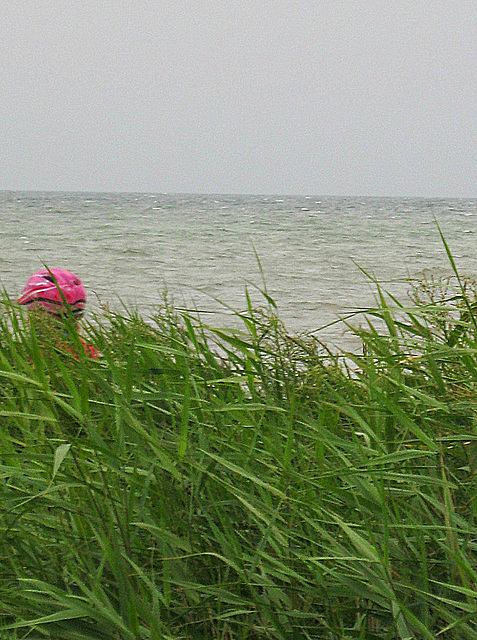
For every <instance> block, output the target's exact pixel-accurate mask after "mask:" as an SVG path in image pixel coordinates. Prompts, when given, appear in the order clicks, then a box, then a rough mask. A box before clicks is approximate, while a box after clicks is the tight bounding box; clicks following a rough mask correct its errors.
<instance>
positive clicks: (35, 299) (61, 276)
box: [18, 269, 86, 317]
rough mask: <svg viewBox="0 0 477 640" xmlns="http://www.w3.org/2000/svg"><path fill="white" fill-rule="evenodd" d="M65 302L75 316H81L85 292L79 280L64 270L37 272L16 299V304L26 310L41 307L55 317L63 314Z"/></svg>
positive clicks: (84, 304) (84, 302)
mask: <svg viewBox="0 0 477 640" xmlns="http://www.w3.org/2000/svg"><path fill="white" fill-rule="evenodd" d="M65 301H66V303H67V305H68V308H69V309H70V310H71V312H72V313H73V314H74V315H75V316H78V317H81V316H82V315H83V312H84V308H85V306H86V291H85V289H84V287H83V284H82V282H81V280H80V279H79V278H78V277H77V276H75V275H74V274H73V273H71V272H70V271H65V270H64V269H43V270H42V271H37V272H36V273H34V274H33V275H32V276H31V278H30V279H29V280H28V282H27V284H26V286H25V288H24V289H23V291H22V293H21V295H20V297H19V298H18V303H19V304H22V305H25V306H26V307H27V308H28V309H34V308H38V307H40V308H41V307H43V308H44V309H46V310H47V311H49V312H50V313H53V314H55V315H59V314H62V313H65V311H66V309H65Z"/></svg>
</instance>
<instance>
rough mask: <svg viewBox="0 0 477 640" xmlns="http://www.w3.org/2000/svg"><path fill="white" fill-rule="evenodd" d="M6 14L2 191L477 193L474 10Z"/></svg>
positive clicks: (263, 8)
mask: <svg viewBox="0 0 477 640" xmlns="http://www.w3.org/2000/svg"><path fill="white" fill-rule="evenodd" d="M0 9H1V13H0V63H1V74H2V78H1V82H0V105H1V110H0V136H1V139H0V189H14V190H17V189H18V190H20V189H25V190H30V189H33V190H79V191H85V190H100V191H155V192H209V193H286V194H319V195H397V196H399V195H411V196H413V195H416V196H449V197H450V196H463V197H473V196H477V3H476V2H475V0H469V1H467V0H448V1H447V0H425V1H421V0H399V1H398V2H396V0H348V1H343V0H194V1H193V2H192V1H191V0H187V1H185V0H184V1H183V0H155V1H152V0H94V1H90V0H0Z"/></svg>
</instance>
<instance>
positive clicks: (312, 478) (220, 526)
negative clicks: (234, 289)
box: [0, 278, 477, 640]
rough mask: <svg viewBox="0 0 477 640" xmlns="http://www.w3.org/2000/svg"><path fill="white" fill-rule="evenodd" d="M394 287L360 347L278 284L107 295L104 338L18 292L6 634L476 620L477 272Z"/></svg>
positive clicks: (450, 635)
mask: <svg viewBox="0 0 477 640" xmlns="http://www.w3.org/2000/svg"><path fill="white" fill-rule="evenodd" d="M378 295H379V296H380V304H379V305H378V307H377V308H376V309H374V310H369V312H368V314H367V316H366V318H367V320H366V324H365V327H364V328H362V329H355V330H354V331H355V333H356V336H357V338H358V339H359V341H360V342H361V345H362V347H360V349H358V350H357V353H356V354H346V357H344V355H333V354H331V353H328V352H327V350H326V349H325V348H323V347H322V346H321V345H320V344H319V343H318V342H317V341H316V340H314V339H313V338H311V337H306V336H293V335H289V334H288V333H287V331H286V328H285V327H283V326H282V325H281V323H280V321H279V319H278V318H277V317H276V315H275V310H274V308H273V303H272V302H271V301H269V306H268V308H266V309H265V311H260V310H254V309H252V307H251V305H249V306H248V308H247V310H246V311H245V312H243V313H237V319H238V320H240V322H241V324H242V328H241V329H237V330H233V331H232V330H219V329H217V328H210V327H206V326H205V325H204V324H203V323H202V322H201V321H200V320H198V319H197V318H196V317H195V316H194V314H187V313H181V314H179V313H177V312H176V311H174V309H173V308H172V307H170V306H168V305H167V304H164V307H163V309H162V310H161V311H160V312H158V314H157V316H155V317H154V318H153V319H152V320H151V319H148V321H147V322H146V321H145V320H143V319H142V318H141V317H139V316H138V315H137V314H135V313H129V314H128V313H125V314H123V315H121V314H115V313H109V312H105V313H104V315H103V316H102V317H100V318H96V319H95V321H94V322H93V323H91V324H89V325H87V326H86V327H85V328H84V331H83V333H84V335H85V336H87V337H88V340H89V341H90V342H92V343H93V344H94V345H96V347H97V348H98V349H99V350H100V352H101V357H100V358H99V359H97V360H92V359H89V358H87V357H86V355H85V354H84V350H83V349H82V347H81V344H79V342H78V337H77V335H76V334H75V332H74V330H73V329H71V328H67V329H66V331H67V332H68V333H67V334H66V333H65V335H64V336H63V337H62V339H61V341H60V342H61V345H60V347H58V344H59V342H58V340H57V339H53V338H52V337H51V335H50V334H49V333H48V332H47V331H41V330H40V331H39V330H38V328H37V326H36V324H35V322H32V320H31V318H27V317H26V316H24V315H23V316H22V315H21V313H20V311H19V310H18V309H16V308H15V306H14V305H13V304H11V303H10V302H9V301H8V299H5V300H4V302H3V310H2V313H1V315H0V323H1V326H0V423H1V429H0V463H1V464H0V514H1V518H0V559H1V562H0V572H1V580H0V638H29V639H30V640H31V639H35V640H36V639H39V638H54V639H55V640H63V639H64V640H92V639H94V640H149V639H151V640H162V639H164V640H172V639H174V640H179V639H184V640H185V639H191V640H192V639H198V640H209V639H217V640H219V639H220V640H239V639H243V640H245V639H247V640H261V639H265V638H273V639H280V640H285V639H287V640H302V639H303V640H305V639H318V638H323V639H327V640H345V639H351V638H353V639H354V638H356V639H357V638H361V639H365V640H371V639H373V638H383V639H384V638H387V639H394V638H397V639H400V640H404V639H405V638H416V639H421V638H422V639H429V640H434V639H435V638H445V639H452V640H460V639H462V640H463V639H468V640H475V638H476V637H477V562H476V559H477V526H476V516H477V477H476V471H477V437H476V407H477V314H475V313H474V308H475V292H474V289H473V287H472V283H468V282H465V283H463V282H462V281H461V280H460V279H458V278H454V281H453V282H451V281H449V283H448V286H447V284H446V283H442V282H439V283H435V282H433V281H432V280H430V281H427V282H426V283H421V284H420V285H419V286H417V287H416V289H415V295H414V298H415V306H414V307H413V308H412V309H406V308H404V307H402V306H401V305H400V304H399V303H398V302H397V301H395V300H392V299H390V298H389V297H386V296H385V295H384V294H383V293H382V292H381V291H380V290H379V288H378ZM53 333H54V332H53ZM68 345H69V346H68ZM75 353H76V354H77V355H76V357H75V355H74V354H75Z"/></svg>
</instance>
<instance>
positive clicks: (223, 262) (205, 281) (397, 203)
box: [0, 192, 477, 344]
mask: <svg viewBox="0 0 477 640" xmlns="http://www.w3.org/2000/svg"><path fill="white" fill-rule="evenodd" d="M0 216H1V227H0V239H1V254H0V285H1V286H2V287H4V288H5V289H6V290H7V291H8V292H9V293H10V294H11V295H12V296H16V295H17V294H18V293H19V292H20V290H21V289H22V288H23V286H24V284H25V282H26V281H27V279H28V277H29V276H30V275H31V273H33V272H34V271H36V270H38V269H41V268H42V267H43V264H46V265H48V266H50V267H61V268H65V269H69V270H71V271H74V272H75V273H77V274H78V275H79V276H80V277H81V278H82V280H83V282H84V283H85V285H86V287H87V290H88V294H89V307H90V308H91V309H92V310H98V308H99V306H100V305H101V304H108V305H109V306H110V307H113V308H118V309H120V308H121V305H122V303H124V304H126V305H128V306H135V307H137V308H138V309H139V311H140V312H141V313H143V314H144V315H146V316H147V315H150V314H152V313H153V312H154V308H155V307H157V305H159V304H160V303H161V301H162V299H163V292H164V290H165V289H166V288H167V291H168V292H169V295H170V296H172V298H173V299H174V302H175V304H176V306H178V307H187V308H197V309H199V310H201V311H203V312H206V313H207V315H205V316H204V319H205V320H206V321H207V322H210V323H211V324H214V325H215V326H217V325H220V326H223V325H227V323H228V322H229V321H230V313H229V312H228V311H227V306H228V305H229V306H231V307H233V308H235V309H238V310H240V309H243V308H244V307H245V294H244V292H245V288H246V287H248V289H249V291H250V292H251V294H252V297H253V300H254V302H256V303H257V304H260V303H262V304H265V300H264V298H263V297H262V296H261V294H260V293H259V290H260V289H263V287H264V282H265V285H266V287H267V291H268V294H269V295H270V296H272V298H274V300H275V302H276V303H277V305H278V310H279V315H280V317H281V318H282V320H283V321H284V322H285V324H286V325H287V327H288V328H289V330H290V331H293V332H302V331H313V332H317V334H316V335H318V336H319V337H321V338H322V339H323V340H325V341H327V342H331V343H338V344H339V343H340V342H341V341H342V340H343V339H345V340H346V337H343V332H344V327H343V326H341V325H332V326H327V325H329V324H330V323H332V322H333V321H335V320H336V319H337V318H338V317H339V316H342V315H346V314H349V313H351V312H353V311H354V310H356V309H361V308H363V307H368V306H372V305H373V304H375V287H374V286H373V284H372V282H370V280H369V279H368V278H367V277H366V276H365V275H364V274H363V272H362V270H364V271H366V272H367V273H369V274H371V275H372V276H374V277H376V278H377V279H378V280H379V281H381V282H383V283H384V285H385V287H386V288H388V289H389V290H390V291H391V292H392V293H394V294H396V295H398V296H400V297H405V295H406V291H407V290H408V289H409V284H408V279H409V278H413V277H422V276H423V274H425V273H427V274H429V273H433V274H435V275H437V276H440V275H445V274H449V273H450V272H451V268H450V264H449V261H448V259H447V256H446V252H445V248H444V246H443V243H442V241H441V239H440V236H439V232H438V228H437V223H438V224H439V226H440V227H441V229H442V231H443V233H444V235H445V237H446V240H447V242H448V243H449V245H450V247H451V250H452V253H453V256H454V259H455V261H456V263H457V265H458V267H459V270H460V272H461V273H462V275H466V276H471V277H477V246H476V231H477V200H476V201H473V200H457V199H453V200H446V199H413V198H405V199H403V198H354V197H353V198H351V197H349V198H343V197H317V196H233V195H166V194H152V193H151V194H149V193H128V194H123V193H114V194H113V193H32V192H25V193H23V192H1V193H0ZM258 261H259V262H260V266H259V263H258ZM218 301H221V302H222V303H224V305H225V306H223V305H222V304H220V303H219V302H218ZM209 313H210V314H211V315H210V316H209V315H208V314H209ZM323 327H324V328H323Z"/></svg>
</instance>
